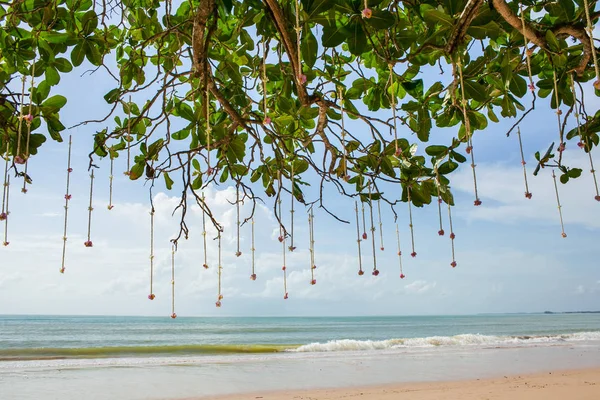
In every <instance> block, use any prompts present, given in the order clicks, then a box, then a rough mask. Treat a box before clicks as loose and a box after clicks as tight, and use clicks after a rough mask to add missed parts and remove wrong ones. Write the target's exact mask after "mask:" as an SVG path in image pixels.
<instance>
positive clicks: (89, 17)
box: [81, 10, 98, 36]
mask: <svg viewBox="0 0 600 400" xmlns="http://www.w3.org/2000/svg"><path fill="white" fill-rule="evenodd" d="M96 27H98V16H97V15H96V12H95V11H94V10H89V11H88V12H86V13H85V14H83V17H81V28H82V30H83V34H84V35H85V36H89V35H91V34H92V33H94V31H95V30H96Z"/></svg>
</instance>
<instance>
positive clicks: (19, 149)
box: [14, 75, 27, 164]
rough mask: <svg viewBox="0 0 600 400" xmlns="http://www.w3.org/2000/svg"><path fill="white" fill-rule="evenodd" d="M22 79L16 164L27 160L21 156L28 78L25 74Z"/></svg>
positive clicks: (15, 155)
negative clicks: (24, 104) (24, 103)
mask: <svg viewBox="0 0 600 400" xmlns="http://www.w3.org/2000/svg"><path fill="white" fill-rule="evenodd" d="M21 81H22V82H23V85H22V87H21V106H20V107H19V117H18V118H19V128H18V130H17V152H16V153H15V154H14V162H15V164H24V163H25V160H24V159H23V157H21V136H22V135H21V130H22V127H23V120H24V119H25V116H24V115H23V101H24V99H25V82H26V81H27V78H26V77H25V75H23V77H22V78H21Z"/></svg>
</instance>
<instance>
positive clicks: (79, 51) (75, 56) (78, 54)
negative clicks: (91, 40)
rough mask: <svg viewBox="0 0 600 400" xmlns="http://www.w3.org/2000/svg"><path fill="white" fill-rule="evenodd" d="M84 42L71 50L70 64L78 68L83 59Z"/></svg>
mask: <svg viewBox="0 0 600 400" xmlns="http://www.w3.org/2000/svg"><path fill="white" fill-rule="evenodd" d="M84 45H85V42H79V43H77V44H76V45H75V48H73V50H71V62H72V63H73V65H74V66H76V67H79V66H80V65H81V63H83V59H84V58H85V47H86V46H84Z"/></svg>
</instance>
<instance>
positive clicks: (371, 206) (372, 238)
mask: <svg viewBox="0 0 600 400" xmlns="http://www.w3.org/2000/svg"><path fill="white" fill-rule="evenodd" d="M369 211H370V215H371V242H372V243H373V276H377V275H379V270H378V269H377V252H376V251H375V224H374V223H373V199H372V198H371V184H369Z"/></svg>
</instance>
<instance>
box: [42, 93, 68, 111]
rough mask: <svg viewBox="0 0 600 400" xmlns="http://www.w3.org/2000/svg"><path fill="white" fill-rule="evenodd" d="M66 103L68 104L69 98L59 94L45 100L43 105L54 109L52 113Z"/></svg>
mask: <svg viewBox="0 0 600 400" xmlns="http://www.w3.org/2000/svg"><path fill="white" fill-rule="evenodd" d="M65 104H67V98H66V97H65V96H61V95H59V94H57V95H54V96H52V97H50V98H49V99H47V100H46V101H44V102H43V103H42V107H45V108H49V109H52V112H50V114H53V113H56V112H58V110H60V109H61V108H62V107H63V106H64V105H65Z"/></svg>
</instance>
